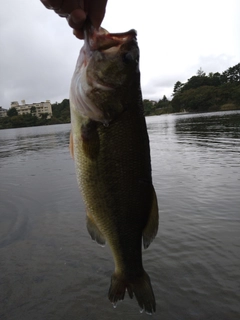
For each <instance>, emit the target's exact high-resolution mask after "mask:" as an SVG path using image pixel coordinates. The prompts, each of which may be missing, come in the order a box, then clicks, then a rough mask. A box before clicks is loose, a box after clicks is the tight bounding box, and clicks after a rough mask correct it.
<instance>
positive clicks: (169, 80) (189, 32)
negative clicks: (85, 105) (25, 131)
mask: <svg viewBox="0 0 240 320" xmlns="http://www.w3.org/2000/svg"><path fill="white" fill-rule="evenodd" d="M102 26H103V27H104V28H105V29H107V30H108V31H110V32H124V31H127V30H129V29H132V28H134V29H136V30H137V32H138V43H139V47H140V55H141V57H140V69H141V82H142V92H143V97H144V98H145V99H153V100H156V101H158V100H159V99H161V98H162V97H163V95H166V96H167V97H168V98H171V94H172V92H173V86H174V84H175V83H176V82H177V81H181V82H185V81H187V79H189V78H190V77H191V76H193V75H194V74H196V72H197V70H198V69H199V68H200V67H201V68H202V69H203V71H204V72H206V73H207V74H208V73H209V72H222V71H224V70H226V69H228V68H229V67H231V66H234V65H236V64H238V63H239V62H240V41H239V38H240V37H239V36H240V32H239V30H240V1H239V0H201V1H199V0H148V1H140V0H121V1H118V0H108V5H107V11H106V15H105V18H104V21H103V23H102ZM81 46H82V41H80V40H78V39H76V38H75V37H74V36H73V35H72V29H71V28H70V27H69V26H68V24H67V22H66V21H65V19H63V18H60V17H58V16H57V15H56V14H55V13H54V12H53V11H50V10H47V9H46V8H45V7H44V6H43V5H42V3H41V2H40V1H39V0H8V1H2V2H1V7H0V106H2V107H3V108H7V109H8V108H9V106H10V103H11V101H19V102H21V100H23V99H25V100H26V103H33V102H40V101H45V100H48V99H49V100H50V101H51V102H52V103H54V102H56V101H57V102H61V101H62V100H63V99H64V98H68V95H69V85H70V81H71V76H72V74H73V71H74V68H75V63H76V60H77V57H78V54H79V50H80V48H81Z"/></svg>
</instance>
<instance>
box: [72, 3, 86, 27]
mask: <svg viewBox="0 0 240 320" xmlns="http://www.w3.org/2000/svg"><path fill="white" fill-rule="evenodd" d="M86 17H87V16H86V13H85V11H83V10H82V9H81V8H78V9H76V10H74V11H72V12H71V14H70V15H69V20H68V23H69V25H70V26H71V27H72V28H75V29H78V28H79V29H80V28H82V26H83V24H84V22H85V20H86Z"/></svg>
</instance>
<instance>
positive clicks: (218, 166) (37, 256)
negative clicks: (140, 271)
mask: <svg viewBox="0 0 240 320" xmlns="http://www.w3.org/2000/svg"><path fill="white" fill-rule="evenodd" d="M147 124H148V130H149V136H150V142H151V154H152V168H153V180H154V185H155V188H156V192H157V197H158V201H159V208H160V228H159V232H158V235H157V238H156V239H155V241H154V242H153V243H152V244H151V246H150V247H149V248H148V249H147V250H146V251H144V252H143V259H144V266H145V269H146V270H147V272H148V273H149V275H150V277H151V281H152V285H153V289H154V292H155V296H156V301H157V313H156V314H154V315H153V316H152V319H156V320H158V319H159V320H160V319H163V320H188V319H189V320H197V319H198V320H235V319H236V320H237V319H238V320H239V319H240V112H225V113H223V112H219V113H208V114H198V115H191V114H185V115H166V116H154V117H148V118H147ZM69 131H70V125H68V124H67V125H55V126H48V127H35V128H21V129H9V130H1V131H0V198H1V201H0V320H80V319H81V320H98V319H102V320H105V319H113V320H122V319H127V320H136V319H150V316H148V315H146V314H140V313H139V308H138V305H137V302H136V300H135V299H134V300H131V299H130V298H129V297H128V295H127V294H126V296H125V300H124V301H123V302H122V303H119V304H118V306H117V308H116V309H114V308H113V307H112V305H111V303H110V302H109V301H108V299H107V292H108V288H109V284H110V276H111V274H112V272H113V268H114V264H113V259H112V256H111V254H110V250H109V248H108V246H106V247H104V248H101V247H100V246H98V245H97V244H96V243H94V242H93V241H91V240H90V237H89V235H88V233H87V230H86V227H85V209H84V205H83V202H82V199H81V196H80V193H79V190H78V187H77V182H76V176H75V170H74V163H73V161H72V159H71V158H70V155H69V150H68V140H69Z"/></svg>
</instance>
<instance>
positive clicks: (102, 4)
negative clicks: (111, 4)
mask: <svg viewBox="0 0 240 320" xmlns="http://www.w3.org/2000/svg"><path fill="white" fill-rule="evenodd" d="M106 5H107V0H95V1H91V6H89V10H88V16H89V18H90V20H91V22H92V24H93V26H94V27H95V28H97V29H98V28H99V27H100V25H101V23H102V21H103V18H104V16H105V10H106Z"/></svg>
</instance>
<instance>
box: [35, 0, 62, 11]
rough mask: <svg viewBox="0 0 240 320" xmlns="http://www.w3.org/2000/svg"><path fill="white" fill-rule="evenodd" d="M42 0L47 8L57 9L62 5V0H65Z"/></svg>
mask: <svg viewBox="0 0 240 320" xmlns="http://www.w3.org/2000/svg"><path fill="white" fill-rule="evenodd" d="M40 1H41V2H42V4H43V5H44V6H45V7H46V8H48V9H52V10H55V9H57V8H60V7H61V5H62V2H63V1H64V0H40Z"/></svg>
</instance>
